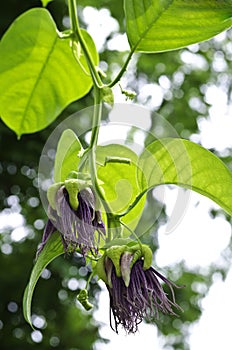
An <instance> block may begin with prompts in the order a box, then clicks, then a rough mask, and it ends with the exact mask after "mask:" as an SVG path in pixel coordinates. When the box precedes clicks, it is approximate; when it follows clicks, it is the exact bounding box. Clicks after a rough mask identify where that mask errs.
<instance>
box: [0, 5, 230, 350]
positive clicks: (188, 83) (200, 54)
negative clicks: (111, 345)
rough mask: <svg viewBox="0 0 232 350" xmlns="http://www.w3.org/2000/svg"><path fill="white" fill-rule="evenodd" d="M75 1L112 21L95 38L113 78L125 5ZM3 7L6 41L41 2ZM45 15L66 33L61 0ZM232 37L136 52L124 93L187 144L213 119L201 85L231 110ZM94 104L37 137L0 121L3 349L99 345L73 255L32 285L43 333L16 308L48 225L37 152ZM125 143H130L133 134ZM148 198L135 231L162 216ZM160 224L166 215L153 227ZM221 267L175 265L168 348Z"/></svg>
mask: <svg viewBox="0 0 232 350" xmlns="http://www.w3.org/2000/svg"><path fill="white" fill-rule="evenodd" d="M79 4H80V6H79V10H80V12H81V11H82V10H83V8H84V7H85V6H89V8H88V9H89V10H92V11H94V10H95V9H97V10H98V11H99V12H96V16H98V18H102V21H103V23H104V21H105V20H106V18H108V19H109V18H111V17H110V16H112V18H114V28H115V29H114V31H113V32H108V33H106V31H105V36H104V35H103V34H102V37H101V40H102V44H101V47H100V65H101V66H102V68H104V70H107V73H108V75H109V76H115V74H116V71H117V70H118V69H119V67H120V66H121V65H122V62H123V61H124V60H125V57H126V53H124V52H123V51H116V50H115V48H116V47H115V46H113V44H112V43H113V41H112V39H115V38H116V37H117V36H118V38H120V34H122V33H124V32H125V24H124V21H123V18H124V15H123V11H122V8H123V3H122V1H121V0H119V1H107V0H101V1H97V0H89V1H85V0H83V1H80V2H79ZM0 6H1V11H0V33H1V35H3V33H4V32H5V31H6V29H7V28H8V27H9V25H10V24H11V23H12V21H13V20H14V19H15V18H16V17H17V16H18V15H20V14H21V13H23V12H24V11H25V10H26V9H29V8H33V7H41V2H40V1H34V0H25V1H23V2H21V1H18V0H9V1H7V2H6V1H5V2H4V3H2V4H1V5H0ZM48 9H49V11H50V12H51V14H52V16H53V18H54V19H55V21H56V23H57V25H58V27H59V28H60V29H65V25H66V23H67V12H68V11H67V6H66V4H65V2H64V1H63V0H55V1H52V2H51V3H49V4H48ZM103 9H104V10H103ZM105 9H107V10H105ZM97 10H96V11H97ZM81 13H83V12H81ZM100 16H101V17H100ZM85 18H86V17H85V16H84V14H83V15H82V16H81V22H82V26H83V27H84V28H87V29H91V28H90V27H91V23H88V22H87V21H86V19H85ZM112 18H111V20H112ZM231 38H232V32H231V31H228V32H227V33H226V34H225V35H223V36H221V37H220V39H218V38H216V39H212V40H211V41H208V42H204V43H201V44H197V45H194V46H192V47H189V48H184V49H181V50H178V51H175V52H170V53H158V54H150V55H144V54H143V55H141V54H137V55H136V56H135V57H134V59H133V61H132V63H131V64H130V66H129V70H128V72H127V74H126V76H125V78H123V80H122V84H123V88H127V87H128V88H130V89H131V88H133V89H134V90H135V91H136V92H137V100H136V101H137V102H138V103H142V104H144V105H147V106H148V107H150V108H151V107H152V108H153V109H154V111H156V112H158V113H160V114H161V115H162V116H164V117H165V118H166V119H167V121H169V122H170V124H171V125H172V126H173V127H174V128H175V129H176V131H177V133H178V134H180V135H181V136H182V137H184V138H187V139H189V138H190V137H191V135H193V134H197V133H198V132H199V125H200V124H199V121H200V120H202V119H204V118H207V116H208V114H209V108H210V102H209V101H207V99H206V87H207V86H212V85H215V86H218V87H222V88H223V90H224V91H225V92H226V93H227V97H228V103H229V102H230V101H231V69H230V66H231V60H232V48H231V43H230V41H231ZM106 62H107V63H106ZM196 62H198V63H196ZM199 62H200V63H199ZM154 82H155V84H156V87H157V88H158V89H161V90H162V92H163V97H162V98H160V99H159V100H157V99H156V100H154V97H152V96H151V95H149V92H144V93H143V94H142V93H141V91H143V90H142V89H143V86H144V85H145V84H149V83H154ZM12 103H13V101H12ZM91 104H92V92H91V91H90V92H89V94H88V95H87V96H85V97H84V98H82V99H81V100H79V101H78V102H77V103H75V102H74V103H72V104H71V105H69V106H68V107H67V108H66V109H65V110H64V111H63V112H62V113H61V115H60V116H59V118H58V119H57V120H56V121H55V122H53V123H52V124H51V125H50V126H49V127H48V128H47V129H45V130H43V131H41V132H37V133H35V134H33V135H23V136H22V137H21V139H20V140H19V141H18V140H17V138H16V136H15V134H14V133H13V132H12V131H10V130H9V129H8V128H6V126H5V125H4V123H3V122H2V121H1V122H0V123H1V124H0V152H1V156H0V173H1V188H0V206H1V211H2V212H1V214H0V230H1V231H0V234H1V235H0V246H1V254H0V266H1V274H0V342H1V348H2V349H3V350H5V349H20V348H23V349H31V348H33V347H36V346H41V347H42V348H43V349H48V348H49V349H50V348H51V347H54V348H58V349H72V350H74V349H81V350H85V349H86V350H87V349H92V348H93V344H94V342H95V341H96V340H97V339H99V327H100V325H99V324H97V322H94V321H93V319H92V316H91V315H89V314H87V313H85V312H83V310H82V309H80V308H79V306H78V304H76V301H75V300H76V294H77V291H78V288H81V287H82V285H81V282H79V284H77V285H76V288H77V289H76V290H73V288H72V283H71V282H70V281H72V282H74V284H75V283H77V282H76V281H77V280H79V279H80V280H83V279H85V278H86V276H88V273H89V271H88V268H84V267H83V262H82V260H81V258H80V257H79V256H77V255H74V256H66V257H65V258H63V257H60V258H57V259H56V260H55V261H53V262H52V264H51V265H49V267H48V268H49V269H47V270H45V272H44V274H43V277H42V278H41V279H40V281H39V283H38V286H37V288H36V292H35V296H34V304H33V321H34V326H36V327H37V329H38V330H39V333H38V331H37V333H35V332H34V331H33V330H31V329H30V327H29V326H28V325H27V324H26V323H25V320H24V319H23V315H22V304H21V302H22V294H23V291H24V288H25V285H26V283H27V280H28V277H29V274H30V271H31V262H32V261H33V259H34V256H35V251H36V247H37V244H38V243H39V242H40V239H41V235H42V231H43V226H44V223H45V220H46V216H45V213H44V211H43V208H42V206H41V205H40V204H41V203H40V199H39V194H38V187H37V178H36V171H37V166H38V163H39V157H40V154H41V151H42V148H43V145H44V143H45V142H46V140H47V137H48V136H49V134H50V133H51V131H52V130H54V128H55V126H56V125H57V124H58V123H60V122H61V121H62V120H63V119H64V118H65V117H66V116H69V115H70V114H72V113H73V112H75V111H76V110H80V109H82V108H84V107H86V106H89V105H91ZM83 123H85V124H86V123H88V124H89V126H90V125H91V121H90V120H87V121H86V120H82V119H80V125H81V124H83ZM154 128H155V125H151V131H152V130H154ZM130 137H133V132H132V133H131V135H130ZM147 141H148V140H147ZM212 151H213V152H215V153H216V154H217V155H219V156H220V157H221V158H222V159H223V161H224V162H225V163H226V164H227V165H228V166H229V167H230V168H232V166H231V164H232V159H231V156H230V155H229V154H230V152H229V151H230V150H227V152H223V153H219V152H218V151H216V150H214V149H212ZM148 201H149V203H150V204H151V205H150V206H148V208H151V209H152V210H151V209H147V210H146V212H145V215H144V216H143V221H142V223H141V224H143V222H145V221H146V222H149V220H151V218H152V217H153V216H154V214H155V213H154V210H157V211H159V210H160V208H159V203H157V202H155V201H154V198H153V196H152V193H150V194H149V195H148ZM154 203H155V206H154ZM212 215H217V213H212ZM164 220H165V210H164V209H163V210H162V217H160V221H159V223H160V224H161V223H162V222H164ZM228 220H229V218H228ZM151 221H152V220H151ZM157 229H158V227H155V228H152V229H151V233H152V235H150V236H147V237H146V240H147V243H150V244H151V245H152V246H153V248H154V249H156V248H157V246H158V242H157V239H156V233H157ZM227 268H228V267H225V268H224V269H222V268H219V267H218V266H212V267H210V268H209V272H208V274H207V275H201V274H199V271H197V270H191V271H188V270H186V267H185V265H184V262H183V263H181V264H179V265H178V266H176V269H177V270H178V271H179V282H180V283H181V281H184V284H185V285H186V288H185V289H180V290H179V291H178V293H177V300H178V301H183V300H184V301H185V306H184V308H185V310H186V311H185V312H184V313H183V314H181V317H180V320H181V322H182V327H180V323H178V322H174V321H173V320H172V319H171V320H170V319H169V317H168V316H165V318H164V319H163V318H162V320H160V321H159V322H158V328H159V330H160V332H162V333H163V334H165V335H169V337H167V342H170V335H171V334H173V335H175V341H172V343H171V346H172V347H173V348H174V349H183V350H186V349H188V343H187V340H186V339H187V334H188V326H189V325H190V324H191V323H192V322H194V321H195V320H197V319H198V318H199V316H200V315H201V308H200V304H199V300H200V299H201V298H202V297H203V296H204V295H203V294H201V293H198V292H196V290H195V289H194V288H192V285H193V282H199V283H205V284H206V285H207V286H208V287H209V286H210V284H211V283H212V276H213V274H214V273H215V272H216V271H218V272H220V273H221V274H222V275H223V276H224V275H225V273H226V270H227ZM170 277H172V271H170ZM98 293H99V287H97V285H93V286H92V288H91V295H94V296H95V297H97V295H98ZM91 295H90V300H91V302H94V300H95V299H93V298H92V299H91ZM180 303H181V302H180ZM96 307H97V305H96ZM40 332H41V333H40ZM41 335H42V337H43V338H42V339H40V337H41ZM40 341H41V342H40ZM102 341H104V340H102ZM38 343H39V344H38Z"/></svg>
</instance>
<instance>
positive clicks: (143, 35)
mask: <svg viewBox="0 0 232 350" xmlns="http://www.w3.org/2000/svg"><path fill="white" fill-rule="evenodd" d="M173 1H174V0H171V2H170V3H169V4H168V5H167V6H166V7H165V9H164V10H163V11H161V12H160V14H159V15H158V16H157V17H156V19H155V20H154V21H153V22H151V23H150V24H149V25H148V28H147V29H146V30H145V31H144V32H143V33H142V35H141V37H140V39H139V40H138V41H137V43H136V44H135V45H134V46H133V48H132V52H135V51H136V48H137V47H138V46H139V44H140V43H141V41H142V40H143V38H144V37H145V36H146V34H147V33H148V32H149V31H150V29H151V28H152V26H153V24H154V23H155V22H157V21H158V19H159V18H160V17H161V16H162V15H163V13H164V12H165V11H167V9H168V8H169V7H170V6H171V5H172V4H173ZM134 5H135V4H134V3H133V7H134ZM136 26H137V28H138V24H137V21H136Z"/></svg>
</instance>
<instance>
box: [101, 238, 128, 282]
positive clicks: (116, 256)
mask: <svg viewBox="0 0 232 350" xmlns="http://www.w3.org/2000/svg"><path fill="white" fill-rule="evenodd" d="M125 251H127V246H126V245H121V246H120V245H118V246H112V247H110V248H108V249H107V250H106V255H107V256H108V257H109V258H110V259H111V260H112V263H113V264H114V267H115V272H116V275H117V277H121V276H122V274H121V266H120V260H121V255H122V253H124V252H125Z"/></svg>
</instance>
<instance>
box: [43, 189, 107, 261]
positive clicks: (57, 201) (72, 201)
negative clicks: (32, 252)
mask: <svg viewBox="0 0 232 350" xmlns="http://www.w3.org/2000/svg"><path fill="white" fill-rule="evenodd" d="M67 188H68V190H67ZM67 188H66V186H64V185H62V186H60V187H59V186H58V190H57V188H56V190H55V195H54V193H53V195H54V200H52V201H51V202H50V204H49V208H48V216H49V219H48V222H47V224H46V226H45V230H44V234H43V237H42V242H41V244H40V245H39V247H38V251H37V256H38V254H39V253H40V252H41V251H42V249H43V247H44V245H45V244H46V242H47V240H48V238H49V237H50V235H51V234H52V233H53V232H54V231H56V230H58V231H59V232H60V234H61V238H62V242H63V245H64V250H65V251H68V250H69V249H71V250H75V249H76V248H77V247H79V248H80V249H81V251H82V254H83V255H84V256H85V255H86V253H87V251H89V250H90V251H92V252H93V253H94V254H97V252H98V245H99V241H100V237H103V238H104V236H105V226H104V223H103V221H102V217H101V212H100V211H99V210H96V209H95V208H96V199H95V196H94V193H93V190H92V189H91V188H90V187H86V188H83V189H81V190H79V191H78V192H77V191H76V189H73V188H70V187H69V186H67ZM71 191H73V192H72V193H71ZM70 193H71V195H70ZM71 196H72V197H71ZM50 197H51V196H50ZM96 232H97V235H96Z"/></svg>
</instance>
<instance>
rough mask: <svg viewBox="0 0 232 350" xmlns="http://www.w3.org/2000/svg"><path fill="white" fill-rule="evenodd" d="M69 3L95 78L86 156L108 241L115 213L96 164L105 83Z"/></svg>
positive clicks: (74, 36)
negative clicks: (105, 224)
mask: <svg viewBox="0 0 232 350" xmlns="http://www.w3.org/2000/svg"><path fill="white" fill-rule="evenodd" d="M68 4H69V15H70V21H71V30H72V35H71V38H72V41H73V42H76V43H79V44H80V45H81V49H82V51H83V54H84V56H85V58H86V61H87V64H88V67H89V70H90V73H91V76H92V79H93V85H94V113H93V121H92V133H91V140H90V145H89V147H88V149H87V150H86V155H85V156H86V157H87V156H88V160H89V168H90V174H91V182H92V185H93V188H94V190H95V192H96V195H97V196H98V198H99V199H100V201H101V203H102V205H103V207H104V210H105V212H106V217H107V227H108V237H107V241H109V240H111V238H112V237H111V229H110V228H111V226H112V224H113V221H114V214H113V213H112V212H111V209H110V207H109V205H108V203H107V201H106V200H105V196H104V193H103V191H102V189H101V187H100V186H99V183H98V176H97V166H96V149H97V142H98V134H99V128H100V124H101V118H102V100H103V93H102V89H103V88H104V86H105V85H104V84H103V83H102V81H101V79H100V76H99V74H98V71H97V68H96V67H95V64H94V61H93V59H92V56H91V54H90V52H89V50H88V47H87V45H86V43H85V41H84V39H83V37H82V34H81V30H80V28H79V24H78V18H77V9H76V0H68ZM128 62H129V61H128Z"/></svg>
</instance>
